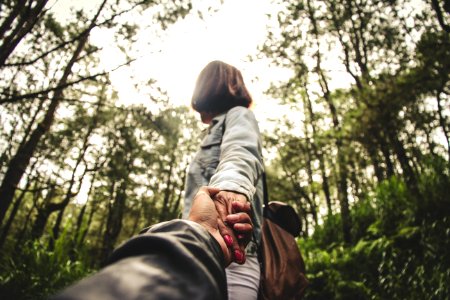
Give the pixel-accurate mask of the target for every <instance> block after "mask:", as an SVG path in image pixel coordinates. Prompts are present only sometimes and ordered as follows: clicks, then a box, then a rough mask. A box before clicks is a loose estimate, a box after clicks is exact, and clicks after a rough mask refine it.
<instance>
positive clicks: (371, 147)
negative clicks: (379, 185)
mask: <svg viewBox="0 0 450 300" xmlns="http://www.w3.org/2000/svg"><path fill="white" fill-rule="evenodd" d="M366 150H367V152H368V154H369V157H370V160H371V162H372V166H373V169H374V171H375V176H376V177H377V180H378V182H381V181H383V180H384V175H383V169H382V168H381V166H380V162H379V160H378V154H377V149H376V147H375V144H374V143H373V142H369V143H367V145H366Z"/></svg>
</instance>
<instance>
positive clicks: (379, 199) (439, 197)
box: [299, 159, 450, 299]
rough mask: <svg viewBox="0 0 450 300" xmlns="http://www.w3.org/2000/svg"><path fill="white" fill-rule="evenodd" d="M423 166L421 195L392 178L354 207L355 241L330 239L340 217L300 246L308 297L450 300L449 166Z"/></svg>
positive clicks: (434, 163)
mask: <svg viewBox="0 0 450 300" xmlns="http://www.w3.org/2000/svg"><path fill="white" fill-rule="evenodd" d="M442 162H443V161H442V160H440V159H437V160H436V159H434V160H433V159H432V160H430V161H429V162H428V164H427V165H426V168H425V170H426V171H425V172H424V173H422V174H421V176H420V178H419V182H420V186H421V196H420V197H419V196H417V195H411V193H410V191H409V190H408V188H407V186H406V185H405V183H404V182H403V181H401V180H399V179H397V178H395V177H393V178H391V179H390V180H386V181H384V182H381V183H380V184H379V185H378V187H377V189H376V191H375V193H374V195H373V196H371V197H367V199H364V200H362V202H360V203H357V204H356V205H355V206H354V207H353V209H352V218H353V224H354V228H353V229H352V234H353V240H354V241H355V243H354V244H353V245H350V246H344V245H343V243H342V239H341V238H339V237H337V236H336V237H335V238H333V232H334V231H335V230H336V229H335V228H336V226H337V225H338V224H337V223H339V222H336V221H337V220H338V218H337V217H335V216H332V217H329V218H327V219H326V220H325V221H324V223H323V224H322V225H321V226H318V227H317V228H316V229H315V232H314V235H313V237H312V238H310V239H307V240H300V241H299V246H300V249H302V252H303V255H304V259H305V262H306V264H307V274H308V278H309V280H310V282H311V284H310V286H309V288H308V289H307V293H306V297H305V299H448V297H449V296H450V287H449V285H448V282H450V259H449V257H448V256H447V255H446V253H447V252H448V248H449V246H450V217H449V215H450V214H449V211H448V210H449V207H450V206H449V205H448V203H446V202H447V201H448V200H445V199H448V187H449V186H450V180H449V176H448V168H447V167H446V166H445V164H442Z"/></svg>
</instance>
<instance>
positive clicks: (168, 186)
mask: <svg viewBox="0 0 450 300" xmlns="http://www.w3.org/2000/svg"><path fill="white" fill-rule="evenodd" d="M172 151H173V152H172V154H171V156H170V163H169V170H168V171H167V179H166V189H165V191H164V198H163V206H162V209H161V214H160V215H159V222H162V221H166V220H167V216H168V213H169V207H168V206H169V200H170V196H171V191H172V169H173V166H174V164H175V163H176V161H175V149H173V150H172Z"/></svg>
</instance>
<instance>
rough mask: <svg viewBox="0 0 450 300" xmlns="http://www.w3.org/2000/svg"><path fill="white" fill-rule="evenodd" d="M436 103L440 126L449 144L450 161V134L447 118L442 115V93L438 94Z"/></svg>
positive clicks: (449, 154) (449, 156) (449, 155)
mask: <svg viewBox="0 0 450 300" xmlns="http://www.w3.org/2000/svg"><path fill="white" fill-rule="evenodd" d="M436 101H437V107H438V116H439V125H440V126H441V128H442V131H443V132H444V136H445V141H446V142H447V145H446V146H447V155H448V160H449V161H450V140H449V134H448V130H447V126H448V125H447V121H446V120H445V116H444V114H443V113H442V104H441V101H442V99H441V91H438V92H437V93H436Z"/></svg>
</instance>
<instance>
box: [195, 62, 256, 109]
mask: <svg viewBox="0 0 450 300" xmlns="http://www.w3.org/2000/svg"><path fill="white" fill-rule="evenodd" d="M251 103H252V97H251V96H250V93H249V92H248V91H247V88H246V87H245V84H244V79H243V78H242V74H241V72H240V71H239V70H238V69H236V68H235V67H233V66H231V65H229V64H226V63H224V62H222V61H218V60H216V61H212V62H210V63H209V64H207V65H206V67H205V68H204V69H203V70H202V71H201V72H200V75H199V76H198V78H197V83H196V85H195V89H194V93H193V95H192V100H191V104H192V108H194V109H195V110H196V111H198V112H212V113H222V112H225V111H228V110H229V109H230V108H233V107H235V106H244V107H249V106H250V104H251Z"/></svg>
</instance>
